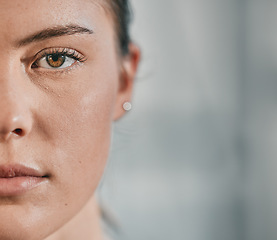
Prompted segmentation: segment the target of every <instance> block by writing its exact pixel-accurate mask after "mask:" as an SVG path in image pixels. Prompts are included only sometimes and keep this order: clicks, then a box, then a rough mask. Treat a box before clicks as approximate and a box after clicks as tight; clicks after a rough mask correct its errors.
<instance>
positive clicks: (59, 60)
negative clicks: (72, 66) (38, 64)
mask: <svg viewBox="0 0 277 240" xmlns="http://www.w3.org/2000/svg"><path fill="white" fill-rule="evenodd" d="M46 61H47V63H48V64H49V66H51V67H53V68H58V67H61V66H62V65H63V64H64V62H65V56H64V55H61V54H51V55H47V56H46Z"/></svg>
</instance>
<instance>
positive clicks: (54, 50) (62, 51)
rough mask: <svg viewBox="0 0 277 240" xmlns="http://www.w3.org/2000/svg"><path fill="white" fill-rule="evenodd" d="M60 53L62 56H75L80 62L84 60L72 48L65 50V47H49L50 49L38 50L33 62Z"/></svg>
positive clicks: (83, 57) (81, 55) (84, 58)
mask: <svg viewBox="0 0 277 240" xmlns="http://www.w3.org/2000/svg"><path fill="white" fill-rule="evenodd" d="M55 53H60V54H64V55H68V54H77V55H78V58H80V59H81V60H82V61H85V60H86V57H85V56H84V55H83V54H82V53H80V52H79V51H77V50H75V49H73V48H67V47H51V48H44V49H42V50H40V51H39V52H38V53H36V54H35V56H34V62H35V61H38V60H39V59H41V58H43V57H45V56H46V55H50V54H55Z"/></svg>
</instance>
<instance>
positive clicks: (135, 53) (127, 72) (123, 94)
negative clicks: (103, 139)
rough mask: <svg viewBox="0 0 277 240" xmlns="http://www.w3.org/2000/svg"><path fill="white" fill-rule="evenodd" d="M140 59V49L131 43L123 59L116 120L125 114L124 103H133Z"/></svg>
mask: <svg viewBox="0 0 277 240" xmlns="http://www.w3.org/2000/svg"><path fill="white" fill-rule="evenodd" d="M139 61H140V49H139V47H138V46H137V45H135V44H134V43H130V44H129V53H128V54H127V55H126V56H124V57H123V59H122V67H121V73H120V83H119V89H118V94H117V100H116V105H115V111H114V118H113V119H114V121H116V120H118V119H119V118H120V117H122V116H123V115H124V113H125V112H126V110H125V109H124V106H123V105H124V103H127V102H128V103H131V97H132V90H133V84H134V78H135V76H136V72H137V69H138V65H139Z"/></svg>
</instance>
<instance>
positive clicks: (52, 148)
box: [0, 0, 140, 240]
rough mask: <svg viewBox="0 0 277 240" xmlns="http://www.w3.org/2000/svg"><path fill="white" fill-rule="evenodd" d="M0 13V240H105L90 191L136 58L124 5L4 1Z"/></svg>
mask: <svg viewBox="0 0 277 240" xmlns="http://www.w3.org/2000/svg"><path fill="white" fill-rule="evenodd" d="M0 16H1V20H0V25H1V30H0V31H1V34H0V36H1V37H0V48H1V55H2V60H1V62H0V68H1V80H0V85H1V86H0V135H1V136H0V139H1V143H0V155H1V158H0V239H1V240H8V239H10V240H25V239H26V240H27V239H28V240H42V239H47V240H50V239H51V240H58V239H66V240H70V239H75V240H76V239H94V240H97V239H106V238H107V239H109V237H108V236H105V233H104V232H103V231H102V228H101V226H100V225H101V224H100V222H101V210H100V207H99V204H98V203H97V200H96V197H95V190H96V188H97V186H98V183H99V181H100V179H101V177H102V175H103V171H104V168H105V165H106V162H107V159H108V155H109V149H110V142H111V134H112V133H111V130H112V124H113V122H115V121H118V120H119V119H120V118H121V117H122V116H123V115H124V114H125V113H126V112H127V111H129V110H130V108H131V97H132V88H133V82H134V78H135V75H136V70H137V67H138V63H139V59H140V50H139V48H138V47H137V45H136V44H134V43H133V42H132V40H131V38H130V36H129V21H130V11H129V5H128V1H124V0H123V1H122V0H118V1H117V0H107V1H106V0H103V1H102V0H99V1H98V0H84V1H80V0H78V1H77V0H62V1H52V0H50V1H44V0H40V1H32V0H26V1H25V0H24V1H20V0H12V1H1V7H0ZM50 235H51V236H50ZM48 237H49V238H48Z"/></svg>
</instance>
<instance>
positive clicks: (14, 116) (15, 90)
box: [0, 78, 32, 142]
mask: <svg viewBox="0 0 277 240" xmlns="http://www.w3.org/2000/svg"><path fill="white" fill-rule="evenodd" d="M24 93H25V91H24V89H21V90H20V86H19V85H17V84H11V83H10V82H4V81H2V79H1V78H0V141H2V142H3V141H7V140H10V139H15V138H22V137H24V136H26V135H28V133H29V132H30V131H31V128H32V118H31V114H30V110H29V109H28V104H27V98H26V94H24Z"/></svg>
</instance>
